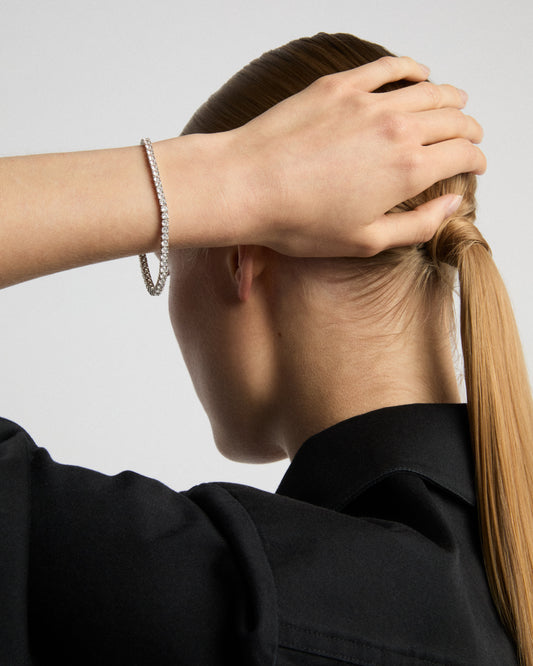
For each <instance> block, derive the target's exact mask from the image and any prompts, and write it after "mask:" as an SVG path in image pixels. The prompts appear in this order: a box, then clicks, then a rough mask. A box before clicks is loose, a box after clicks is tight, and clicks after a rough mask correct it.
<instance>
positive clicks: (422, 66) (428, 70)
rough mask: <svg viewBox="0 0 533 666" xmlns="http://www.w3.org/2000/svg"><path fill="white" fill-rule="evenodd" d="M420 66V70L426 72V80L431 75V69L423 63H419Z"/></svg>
mask: <svg viewBox="0 0 533 666" xmlns="http://www.w3.org/2000/svg"><path fill="white" fill-rule="evenodd" d="M418 64H419V65H420V69H421V70H422V71H423V72H424V74H425V75H426V78H427V77H428V76H429V73H430V71H431V70H430V69H429V67H426V66H425V65H423V64H422V63H421V62H419V63H418Z"/></svg>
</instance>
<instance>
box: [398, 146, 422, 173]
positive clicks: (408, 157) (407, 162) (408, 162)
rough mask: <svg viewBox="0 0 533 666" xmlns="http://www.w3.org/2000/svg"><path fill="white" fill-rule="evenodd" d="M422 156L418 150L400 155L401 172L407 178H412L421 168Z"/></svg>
mask: <svg viewBox="0 0 533 666" xmlns="http://www.w3.org/2000/svg"><path fill="white" fill-rule="evenodd" d="M422 162H423V155H422V153H421V152H420V151H419V150H406V151H405V152H404V154H403V155H402V164H401V168H402V170H403V171H404V172H405V173H406V174H407V175H408V176H411V177H412V176H414V175H415V174H418V173H419V172H420V169H421V168H422V166H423V165H422Z"/></svg>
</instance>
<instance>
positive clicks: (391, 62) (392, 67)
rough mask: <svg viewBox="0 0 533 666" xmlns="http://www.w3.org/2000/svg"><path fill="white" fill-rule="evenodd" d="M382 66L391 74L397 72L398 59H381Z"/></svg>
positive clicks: (393, 57) (392, 57)
mask: <svg viewBox="0 0 533 666" xmlns="http://www.w3.org/2000/svg"><path fill="white" fill-rule="evenodd" d="M379 62H380V64H381V66H382V67H383V68H384V69H386V70H387V71H388V72H389V73H392V72H395V71H396V69H397V65H398V58H397V57H396V56H383V57H382V58H380V59H379Z"/></svg>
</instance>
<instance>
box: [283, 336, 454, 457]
mask: <svg viewBox="0 0 533 666" xmlns="http://www.w3.org/2000/svg"><path fill="white" fill-rule="evenodd" d="M303 331H306V332H308V333H307V334H306V339H305V340H302V332H303ZM412 331H417V332H416V334H413V332H412ZM294 333H295V335H297V336H298V342H297V344H291V341H290V340H285V344H284V346H283V347H284V349H282V351H281V362H280V365H279V367H280V373H279V377H278V383H279V386H278V389H279V390H278V395H279V401H278V404H277V406H276V407H277V413H278V414H279V421H278V427H277V439H278V442H279V445H280V446H281V447H282V448H283V449H284V450H285V451H286V452H287V455H288V456H289V458H290V459H291V460H292V459H293V458H294V456H295V454H296V451H297V450H298V449H299V448H300V446H301V445H302V444H303V442H304V441H305V440H306V439H307V438H308V437H310V436H311V435H313V434H315V433H317V432H320V431H321V430H324V429H325V428H327V427H329V426H331V425H334V424H335V423H338V422H339V421H342V420H344V419H347V418H349V417H351V416H356V415H358V414H364V413H366V412H369V411H372V410H375V409H380V408H382V407H389V406H394V405H402V404H410V403H458V402H461V396H460V393H459V389H458V386H457V380H456V373H455V368H454V363H453V357H452V353H451V346H450V342H449V339H448V336H447V335H442V333H438V334H437V335H436V334H435V331H428V330H427V327H426V330H423V329H422V328H420V329H417V328H416V327H413V328H412V329H411V333H410V334H406V335H403V336H402V337H399V338H396V339H391V338H389V342H388V344H385V343H384V342H383V339H384V338H383V337H380V338H379V340H378V338H377V337H376V338H374V339H373V338H372V337H371V336H369V337H366V336H365V338H364V341H361V338H358V337H354V336H353V332H352V331H348V330H346V328H335V327H333V326H328V327H319V326H310V325H306V326H299V327H298V330H297V331H296V330H295V331H294Z"/></svg>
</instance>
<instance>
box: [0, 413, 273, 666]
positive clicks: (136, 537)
mask: <svg viewBox="0 0 533 666" xmlns="http://www.w3.org/2000/svg"><path fill="white" fill-rule="evenodd" d="M0 488H1V490H0V492H1V495H0V497H1V499H2V511H1V514H0V518H1V521H2V522H1V523H0V527H1V529H2V532H1V534H2V543H1V545H0V548H1V562H2V570H1V572H0V595H1V598H2V599H3V600H8V604H7V605H6V604H3V610H2V611H0V618H1V621H2V626H1V628H0V663H2V664H4V663H5V664H8V663H9V664H12V665H16V664H33V663H39V664H40V663H53V664H63V663H65V664H66V663H68V664H72V663H76V664H99V665H100V664H128V665H134V664H139V665H140V664H143V665H144V664H154V665H157V664H169V665H170V664H172V665H173V666H176V665H177V664H202V665H206V666H208V665H210V664H226V663H231V664H241V663H242V664H245V663H246V664H254V663H256V660H257V663H262V664H267V663H269V658H267V660H266V661H260V659H264V658H265V657H266V656H267V655H266V653H267V652H270V650H271V649H273V644H274V642H275V636H274V633H273V630H272V626H271V625H268V621H266V620H265V617H267V616H268V615H269V613H270V614H271V611H272V610H273V607H274V604H275V600H274V598H273V592H272V585H271V581H270V579H269V574H268V571H267V568H268V565H267V564H266V560H265V556H264V553H263V552H262V547H261V544H260V542H259V538H258V536H257V532H256V530H255V527H254V525H253V523H252V521H251V519H250V518H249V516H247V515H245V514H246V512H245V510H244V509H243V507H242V506H241V505H240V504H239V503H238V502H237V501H236V500H235V499H234V498H233V497H232V496H231V495H230V494H229V493H227V492H226V491H225V490H224V489H223V488H222V487H221V486H219V485H218V484H202V485H200V486H196V487H194V488H192V489H190V490H188V491H184V492H181V493H180V492H176V491H174V490H172V489H170V488H168V487H167V486H165V485H164V484H162V483H161V482H159V481H156V480H154V479H150V478H148V477H145V476H142V475H140V474H137V473H135V472H131V471H124V472H121V473H120V474H117V475H114V476H108V475H106V474H102V473H100V472H96V471H94V470H90V469H86V468H83V467H77V466H73V465H64V464H61V463H57V462H55V461H54V460H53V459H52V458H51V456H50V454H49V453H48V451H47V450H46V449H44V448H40V447H37V446H36V444H35V443H34V442H33V441H32V439H31V438H30V437H29V435H28V434H27V433H26V432H25V431H24V430H23V429H21V428H20V427H19V426H18V425H16V424H14V423H12V422H10V421H7V420H5V419H0ZM7 608H9V611H8V610H7ZM265 621H266V622H267V625H268V626H267V625H265ZM252 644H253V645H254V646H255V647H254V649H253V650H254V653H253V655H252V654H251V653H250V651H249V646H250V645H252ZM263 644H265V645H266V646H267V647H265V648H262V649H263V654H261V649H260V650H259V652H257V649H258V648H257V646H258V645H263ZM258 655H259V656H258Z"/></svg>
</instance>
